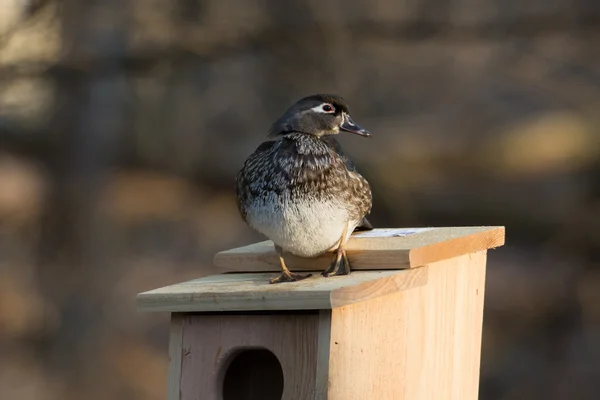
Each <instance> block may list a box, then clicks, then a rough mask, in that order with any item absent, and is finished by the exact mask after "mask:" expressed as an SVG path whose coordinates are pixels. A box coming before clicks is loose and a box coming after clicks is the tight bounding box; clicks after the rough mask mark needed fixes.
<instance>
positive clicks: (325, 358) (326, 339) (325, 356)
mask: <svg viewBox="0 0 600 400" xmlns="http://www.w3.org/2000/svg"><path fill="white" fill-rule="evenodd" d="M317 343H318V344H317V371H316V378H315V391H314V393H313V397H312V399H326V398H327V391H328V386H329V354H330V352H331V351H330V348H331V347H330V346H331V310H319V328H318V340H317Z"/></svg>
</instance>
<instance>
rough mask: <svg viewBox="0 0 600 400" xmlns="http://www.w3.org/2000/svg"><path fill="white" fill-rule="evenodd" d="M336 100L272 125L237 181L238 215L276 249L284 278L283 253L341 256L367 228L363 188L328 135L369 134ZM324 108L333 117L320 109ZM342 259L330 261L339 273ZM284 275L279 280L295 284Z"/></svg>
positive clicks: (313, 102) (303, 107) (368, 200)
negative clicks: (354, 234) (267, 137)
mask: <svg viewBox="0 0 600 400" xmlns="http://www.w3.org/2000/svg"><path fill="white" fill-rule="evenodd" d="M307 99H308V100H307ZM341 102H343V100H342V99H341V98H339V97H338V96H330V95H328V96H321V97H319V96H312V97H309V98H305V99H302V100H300V101H299V102H298V103H297V104H296V105H295V106H293V107H292V108H290V109H289V110H288V111H287V112H286V113H285V114H284V116H283V117H281V118H280V119H279V120H278V121H277V122H276V123H275V125H274V128H273V129H272V130H271V136H273V140H270V141H267V142H264V143H262V144H261V145H260V146H259V147H258V148H257V149H256V151H255V152H254V153H252V154H251V155H250V156H249V157H248V159H247V160H246V162H245V163H244V166H243V168H242V169H241V171H240V172H239V173H238V175H237V204H238V208H239V211H240V214H241V216H242V218H243V219H244V221H246V222H247V223H248V224H249V225H250V226H251V227H253V228H254V229H256V230H257V231H259V232H261V233H263V234H265V235H266V236H267V237H269V238H270V239H271V240H272V241H273V242H274V243H275V246H276V248H277V250H278V253H280V256H281V262H282V270H283V271H284V274H283V275H286V270H287V269H286V268H285V265H284V262H283V255H282V254H283V251H288V252H291V253H292V254H296V255H298V256H302V257H314V256H317V255H319V254H322V253H324V252H326V251H328V250H333V249H335V248H338V250H339V251H338V252H339V254H342V253H343V245H344V244H345V242H346V240H347V238H348V236H349V235H350V233H351V232H352V231H353V230H354V229H355V228H357V227H361V228H363V229H369V228H371V226H370V224H369V222H368V221H367V220H366V218H365V216H366V215H367V214H368V213H369V212H370V211H371V204H372V196H371V188H370V186H369V183H368V182H367V181H366V179H364V178H363V177H362V176H361V175H360V174H359V173H358V172H357V171H356V169H355V167H354V164H353V163H352V161H351V160H350V159H349V158H348V157H347V156H346V155H345V154H344V153H343V151H342V148H341V146H340V145H339V143H338V142H337V141H336V140H335V138H333V137H332V135H333V134H336V133H337V132H339V131H340V130H349V131H352V132H354V133H358V134H360V135H363V136H367V135H368V132H366V131H365V130H364V129H362V128H360V127H359V126H358V125H356V124H354V122H353V121H352V120H351V118H350V117H349V114H348V113H349V111H348V107H347V105H346V104H345V103H341ZM328 105H331V108H332V109H334V111H332V112H329V111H322V109H321V108H319V107H326V106H328ZM328 109H329V108H327V107H326V108H324V109H323V110H328ZM320 114H323V115H320ZM348 121H350V122H348ZM342 255H343V256H344V257H341V256H339V257H337V258H336V261H334V262H337V264H336V265H337V268H339V264H340V263H342V264H343V263H344V260H345V262H346V264H347V259H346V258H345V253H343V254H342ZM346 270H347V272H346V273H349V266H347V268H346ZM332 271H333V270H332ZM287 273H289V271H288V272H287ZM283 275H282V276H283ZM290 276H291V275H289V276H288V275H286V276H285V278H286V279H285V280H288V281H289V280H297V279H299V277H298V276H295V277H293V276H292V278H295V279H291V278H290ZM280 278H281V277H280Z"/></svg>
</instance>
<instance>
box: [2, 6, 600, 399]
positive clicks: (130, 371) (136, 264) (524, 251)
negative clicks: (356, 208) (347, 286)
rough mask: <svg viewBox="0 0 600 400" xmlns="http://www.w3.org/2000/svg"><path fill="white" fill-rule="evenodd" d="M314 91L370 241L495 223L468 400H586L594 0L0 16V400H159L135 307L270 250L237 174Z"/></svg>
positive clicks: (594, 159)
mask: <svg viewBox="0 0 600 400" xmlns="http://www.w3.org/2000/svg"><path fill="white" fill-rule="evenodd" d="M313 92H334V93H339V94H341V95H342V96H344V97H345V98H346V100H348V102H349V103H350V106H351V109H352V114H353V116H354V119H355V120H356V121H357V122H358V123H359V124H362V125H363V126H365V127H366V128H368V129H369V130H371V131H372V133H373V138H372V139H370V140H365V139H361V138H358V137H355V136H351V135H350V136H347V137H342V138H341V142H342V144H343V145H344V147H345V148H346V149H347V151H348V152H349V153H350V154H351V156H352V157H353V158H354V159H355V161H356V162H357V164H358V167H359V170H360V171H361V172H362V173H363V174H364V175H365V176H366V177H367V178H368V179H369V180H370V182H371V184H372V187H373V191H374V196H375V198H374V210H373V214H372V218H371V219H372V221H373V223H374V225H376V226H378V227H392V226H394V227H411V226H449V225H506V227H507V245H506V246H505V247H503V248H502V249H500V250H495V251H492V252H491V253H490V261H489V270H488V281H487V297H486V309H485V320H484V321H485V322H484V338H483V340H484V345H483V359H482V375H481V396H480V398H481V399H482V400H496V399H497V400H508V399H532V400H537V399H571V398H574V399H596V398H598V397H599V396H600V340H598V338H599V337H600V270H599V268H598V267H599V261H600V132H599V130H600V128H599V127H600V114H599V113H598V110H599V109H600V108H599V106H600V2H598V1H596V0H554V1H548V0H529V1H516V0H478V1H475V0H454V1H451V0H435V1H434V0H415V1H408V0H405V1H391V0H388V1H384V0H378V1H374V0H337V1H333V0H331V1H317V0H315V1H279V0H269V1H267V0H265V1H255V0H246V1H242V0H238V1H223V0H203V1H202V0H179V1H168V0H145V1H125V0H103V1H100V0H97V1H77V0H62V1H60V0H29V1H21V0H3V1H2V2H1V3H0V398H2V399H22V400H31V399H50V400H54V399H60V400H63V399H66V400H71V399H91V400H94V399H107V398H109V399H115V400H119V399H128V400H134V399H144V400H146V399H148V400H150V399H162V398H164V394H165V382H166V373H165V372H166V364H167V353H166V351H167V316H166V315H143V314H142V315H140V314H138V313H136V311H135V308H134V295H135V294H136V293H138V292H141V291H144V290H148V289H152V288H155V287H159V286H164V285H167V284H171V283H175V282H179V281H182V280H185V279H191V278H195V277H199V276H202V275H205V274H209V273H213V272H215V269H214V267H212V266H211V260H212V257H213V255H214V253H215V252H217V251H219V250H223V249H226V248H230V247H233V246H238V245H242V244H247V243H250V242H252V241H256V240H259V239H261V237H260V236H259V235H257V234H255V233H253V232H251V231H250V230H249V229H248V228H246V227H245V226H244V225H243V223H242V222H241V220H240V218H239V216H238V215H237V210H236V208H235V201H234V198H233V182H234V176H235V173H236V171H237V170H238V169H239V168H240V167H241V164H242V163H243V160H244V158H245V157H246V156H247V155H248V154H249V153H250V152H251V151H252V150H253V149H254V148H255V147H256V146H257V145H258V144H259V143H260V142H261V140H262V139H263V138H264V136H265V134H266V132H267V129H268V127H269V124H270V122H271V121H273V120H274V119H275V118H277V117H278V116H279V115H280V114H281V113H282V112H283V110H284V109H285V108H286V107H287V106H288V105H290V104H291V103H292V102H293V101H295V100H297V99H298V98H299V97H302V96H305V95H308V94H311V93H313Z"/></svg>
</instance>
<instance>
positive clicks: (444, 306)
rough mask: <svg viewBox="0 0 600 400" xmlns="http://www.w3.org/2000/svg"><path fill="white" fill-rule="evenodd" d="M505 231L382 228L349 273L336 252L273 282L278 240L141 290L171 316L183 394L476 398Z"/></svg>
mask: <svg viewBox="0 0 600 400" xmlns="http://www.w3.org/2000/svg"><path fill="white" fill-rule="evenodd" d="M502 244H504V228H503V227H460V228H413V229H376V230H373V231H367V232H360V233H356V234H354V235H353V236H352V237H351V239H350V240H349V242H348V243H347V246H346V249H347V254H348V257H349V260H350V263H351V265H352V267H353V271H352V273H351V274H350V275H347V276H335V277H331V278H324V277H322V276H321V275H320V273H319V272H320V271H323V270H325V269H326V268H327V267H328V265H329V263H330V262H331V260H332V257H333V256H332V254H326V255H324V256H322V257H319V258H315V259H303V258H296V257H288V256H286V263H287V265H288V266H289V267H290V269H291V270H292V271H315V272H314V274H313V276H312V277H310V278H308V279H305V280H302V281H299V282H293V283H280V284H276V285H271V284H269V283H268V281H269V279H270V278H273V277H274V276H276V274H277V271H279V262H278V258H277V255H276V253H275V251H274V249H273V245H272V243H271V242H269V241H267V242H261V243H257V244H253V245H250V246H246V247H241V248H237V249H233V250H228V251H225V252H221V253H219V254H217V255H216V257H215V264H216V265H217V266H219V267H221V268H223V270H224V272H227V273H223V274H220V275H215V276H209V277H204V278H200V279H196V280H192V281H189V282H184V283H180V284H176V285H172V286H167V287H163V288H160V289H156V290H151V291H148V292H145V293H141V294H139V295H138V297H137V301H138V306H139V308H140V309H141V310H145V311H166V312H170V313H171V331H170V345H169V355H170V366H169V377H168V394H167V397H168V399H169V400H200V399H201V400H204V399H206V400H273V399H278V400H279V399H284V400H305V399H306V400H308V399H311V400H312V399H314V400H321V399H329V400H352V399H357V400H370V399H373V400H387V399H390V400H391V399H393V400H425V399H435V400H438V399H440V400H441V399H444V400H451V399H454V400H474V399H476V398H477V396H478V386H479V364H480V353H481V330H482V318H483V299H484V288H485V266H486V254H487V249H490V248H493V247H498V246H501V245H502Z"/></svg>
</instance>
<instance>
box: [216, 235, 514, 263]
mask: <svg viewBox="0 0 600 400" xmlns="http://www.w3.org/2000/svg"><path fill="white" fill-rule="evenodd" d="M503 244H504V227H502V226H483V227H450V228H385V229H375V230H373V231H366V232H357V233H355V234H353V235H352V236H351V237H350V240H349V241H348V243H347V245H346V248H347V252H348V258H349V259H350V263H351V265H352V268H353V269H354V270H382V269H405V268H415V267H421V266H423V265H426V264H429V263H432V262H437V261H441V260H445V259H449V258H453V257H456V256H459V255H463V254H469V253H473V252H477V251H481V250H487V249H491V248H494V247H498V246H502V245H503ZM332 259H333V254H331V253H326V254H324V255H322V256H320V257H317V258H301V257H296V256H293V255H291V254H286V255H285V260H286V263H287V265H288V267H289V268H290V269H292V270H295V271H323V270H325V269H327V267H328V266H329V264H330V263H331V261H332ZM214 263H215V265H216V266H218V267H220V268H222V269H224V270H226V271H236V272H266V271H279V268H280V266H279V259H278V257H277V254H276V253H275V250H274V248H273V243H272V242H271V241H265V242H260V243H255V244H252V245H249V246H244V247H239V248H236V249H231V250H227V251H222V252H220V253H218V254H217V255H216V256H215V258H214Z"/></svg>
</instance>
